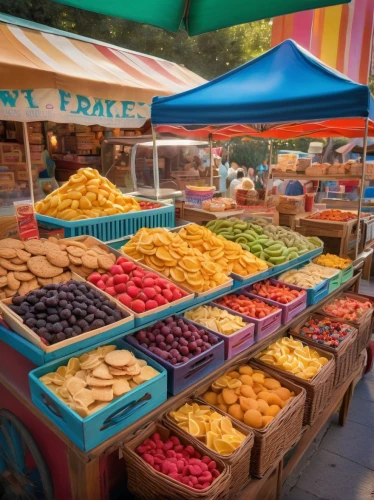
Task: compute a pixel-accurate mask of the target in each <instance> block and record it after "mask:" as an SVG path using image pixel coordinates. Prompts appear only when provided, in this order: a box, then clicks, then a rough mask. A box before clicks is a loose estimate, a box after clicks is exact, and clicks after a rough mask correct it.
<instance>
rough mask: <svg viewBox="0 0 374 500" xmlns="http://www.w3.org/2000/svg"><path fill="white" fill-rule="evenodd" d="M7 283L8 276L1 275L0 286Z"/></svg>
mask: <svg viewBox="0 0 374 500" xmlns="http://www.w3.org/2000/svg"><path fill="white" fill-rule="evenodd" d="M7 285H8V277H7V276H1V277H0V288H3V287H4V286H7Z"/></svg>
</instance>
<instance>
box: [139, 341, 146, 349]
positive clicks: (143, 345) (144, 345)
mask: <svg viewBox="0 0 374 500" xmlns="http://www.w3.org/2000/svg"><path fill="white" fill-rule="evenodd" d="M140 345H141V346H142V347H144V348H145V349H148V345H147V344H145V343H144V342H143V344H140Z"/></svg>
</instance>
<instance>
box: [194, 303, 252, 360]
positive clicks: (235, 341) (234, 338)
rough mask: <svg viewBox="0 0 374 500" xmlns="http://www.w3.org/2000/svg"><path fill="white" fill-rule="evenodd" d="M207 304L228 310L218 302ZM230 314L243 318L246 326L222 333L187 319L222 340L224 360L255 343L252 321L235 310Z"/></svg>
mask: <svg viewBox="0 0 374 500" xmlns="http://www.w3.org/2000/svg"><path fill="white" fill-rule="evenodd" d="M207 305H209V306H213V307H218V308H219V309H225V310H228V309H226V308H225V307H222V306H220V305H218V304H214V303H213V302H210V303H209V304H207ZM232 314H235V315H236V316H240V317H241V318H242V319H243V321H245V322H246V323H247V326H244V327H243V328H242V329H241V330H238V331H237V332H236V333H233V334H232V335H223V334H221V333H219V332H216V331H215V330H211V329H210V328H207V327H206V326H204V325H201V324H200V323H197V322H196V321H192V320H187V321H189V322H190V323H193V324H194V325H196V326H198V327H199V328H203V329H204V330H207V331H208V332H210V333H213V334H214V335H216V336H217V337H219V338H220V339H222V340H223V341H224V343H225V359H226V360H228V359H231V358H233V357H234V356H236V355H237V354H239V353H240V352H243V351H244V350H245V349H247V348H248V347H250V346H251V345H253V344H254V343H255V325H254V322H253V321H252V320H251V319H250V318H247V317H245V316H242V315H241V314H238V313H237V312H236V311H232Z"/></svg>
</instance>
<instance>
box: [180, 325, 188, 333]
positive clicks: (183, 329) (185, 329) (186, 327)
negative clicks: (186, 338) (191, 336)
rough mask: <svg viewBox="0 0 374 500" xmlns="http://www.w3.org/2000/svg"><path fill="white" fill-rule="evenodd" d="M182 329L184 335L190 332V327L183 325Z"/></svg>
mask: <svg viewBox="0 0 374 500" xmlns="http://www.w3.org/2000/svg"><path fill="white" fill-rule="evenodd" d="M181 328H182V332H183V333H185V332H188V325H185V324H183V326H182V327H181Z"/></svg>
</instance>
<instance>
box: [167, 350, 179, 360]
mask: <svg viewBox="0 0 374 500" xmlns="http://www.w3.org/2000/svg"><path fill="white" fill-rule="evenodd" d="M169 352H170V354H171V355H172V356H173V357H174V358H178V356H179V355H180V354H179V351H178V350H177V349H170V351H169Z"/></svg>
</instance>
